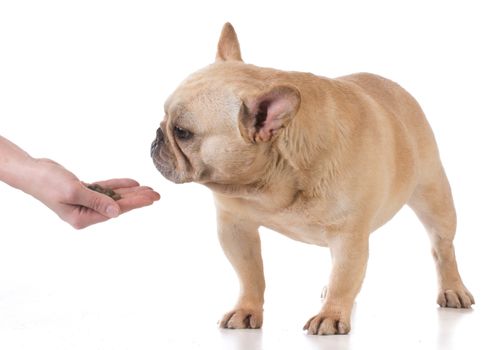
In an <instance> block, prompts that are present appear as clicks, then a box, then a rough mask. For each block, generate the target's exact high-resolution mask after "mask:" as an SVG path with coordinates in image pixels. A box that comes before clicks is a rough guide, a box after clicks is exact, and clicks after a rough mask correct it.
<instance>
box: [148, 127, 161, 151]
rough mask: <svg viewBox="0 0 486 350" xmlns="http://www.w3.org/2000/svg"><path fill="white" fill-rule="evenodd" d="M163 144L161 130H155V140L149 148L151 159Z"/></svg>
mask: <svg viewBox="0 0 486 350" xmlns="http://www.w3.org/2000/svg"><path fill="white" fill-rule="evenodd" d="M162 142H164V133H163V132H162V129H161V128H158V129H157V134H156V136H155V140H154V141H153V142H152V145H151V146H150V156H151V157H152V158H153V157H154V156H155V155H156V154H157V151H158V148H159V146H160V144H161V143H162Z"/></svg>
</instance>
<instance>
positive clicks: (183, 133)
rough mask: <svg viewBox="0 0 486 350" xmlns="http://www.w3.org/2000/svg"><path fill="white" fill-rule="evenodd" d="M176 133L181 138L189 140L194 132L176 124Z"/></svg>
mask: <svg viewBox="0 0 486 350" xmlns="http://www.w3.org/2000/svg"><path fill="white" fill-rule="evenodd" d="M174 135H175V137H177V138H178V139H179V140H189V139H190V138H191V137H192V132H190V131H189V130H186V129H183V128H181V127H178V126H177V125H176V126H174Z"/></svg>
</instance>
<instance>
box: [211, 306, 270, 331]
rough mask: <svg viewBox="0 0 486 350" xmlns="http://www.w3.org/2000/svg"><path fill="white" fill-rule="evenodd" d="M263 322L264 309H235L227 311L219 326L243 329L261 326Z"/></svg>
mask: <svg viewBox="0 0 486 350" xmlns="http://www.w3.org/2000/svg"><path fill="white" fill-rule="evenodd" d="M262 324H263V311H262V310H253V309H235V310H232V311H230V312H228V313H226V314H225V315H224V316H223V318H222V319H221V321H219V326H220V327H221V328H229V329H242V328H252V329H256V328H261V327H262Z"/></svg>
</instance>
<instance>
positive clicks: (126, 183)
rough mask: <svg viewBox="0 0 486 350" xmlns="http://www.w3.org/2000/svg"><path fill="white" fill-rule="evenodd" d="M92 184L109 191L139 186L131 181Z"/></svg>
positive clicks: (118, 180) (106, 181)
mask: <svg viewBox="0 0 486 350" xmlns="http://www.w3.org/2000/svg"><path fill="white" fill-rule="evenodd" d="M93 184H96V185H100V186H102V187H107V188H111V189H116V188H123V187H136V186H140V184H139V183H138V182H137V181H135V180H133V179H110V180H104V181H96V182H93Z"/></svg>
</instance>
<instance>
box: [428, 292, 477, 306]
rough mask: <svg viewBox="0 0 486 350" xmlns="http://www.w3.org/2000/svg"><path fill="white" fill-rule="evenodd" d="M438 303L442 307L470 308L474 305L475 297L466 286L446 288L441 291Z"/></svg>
mask: <svg viewBox="0 0 486 350" xmlns="http://www.w3.org/2000/svg"><path fill="white" fill-rule="evenodd" d="M437 304H439V305H440V307H451V308H456V309H470V308H471V305H474V297H473V296H472V294H471V293H469V291H468V290H467V289H466V288H457V289H446V290H441V291H440V292H439V296H438V297H437Z"/></svg>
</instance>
